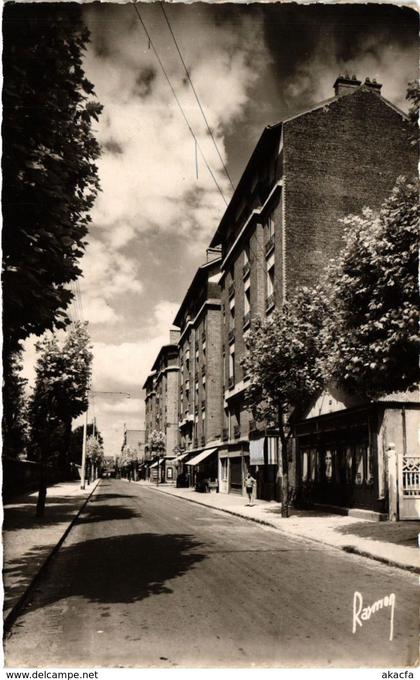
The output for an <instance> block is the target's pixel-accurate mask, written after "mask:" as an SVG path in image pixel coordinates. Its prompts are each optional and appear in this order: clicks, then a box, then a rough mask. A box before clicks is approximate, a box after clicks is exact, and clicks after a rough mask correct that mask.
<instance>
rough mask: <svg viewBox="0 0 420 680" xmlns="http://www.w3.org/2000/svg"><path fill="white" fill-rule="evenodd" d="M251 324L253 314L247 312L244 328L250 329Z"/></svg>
mask: <svg viewBox="0 0 420 680" xmlns="http://www.w3.org/2000/svg"><path fill="white" fill-rule="evenodd" d="M250 323H251V312H247V313H246V314H244V319H243V327H244V328H248V326H249V324H250Z"/></svg>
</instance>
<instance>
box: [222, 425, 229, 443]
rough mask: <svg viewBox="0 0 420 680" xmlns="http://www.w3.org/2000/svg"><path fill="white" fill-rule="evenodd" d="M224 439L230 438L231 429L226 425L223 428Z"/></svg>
mask: <svg viewBox="0 0 420 680" xmlns="http://www.w3.org/2000/svg"><path fill="white" fill-rule="evenodd" d="M222 439H223V441H224V442H225V441H227V440H228V439H229V430H228V428H227V427H224V428H223V430H222Z"/></svg>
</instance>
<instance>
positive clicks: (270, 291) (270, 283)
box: [266, 253, 274, 301]
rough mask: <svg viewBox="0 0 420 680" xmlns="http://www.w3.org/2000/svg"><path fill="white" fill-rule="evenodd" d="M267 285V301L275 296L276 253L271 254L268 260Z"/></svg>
mask: <svg viewBox="0 0 420 680" xmlns="http://www.w3.org/2000/svg"><path fill="white" fill-rule="evenodd" d="M266 285H267V301H269V300H270V298H272V296H273V295H274V253H271V255H269V256H268V257H267V260H266Z"/></svg>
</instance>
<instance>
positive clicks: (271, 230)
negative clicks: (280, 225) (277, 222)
mask: <svg viewBox="0 0 420 680" xmlns="http://www.w3.org/2000/svg"><path fill="white" fill-rule="evenodd" d="M267 236H268V238H269V239H270V238H271V237H272V236H274V220H273V218H272V217H271V216H270V217H269V218H268V220H267Z"/></svg>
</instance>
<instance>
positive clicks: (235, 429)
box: [233, 425, 241, 439]
mask: <svg viewBox="0 0 420 680" xmlns="http://www.w3.org/2000/svg"><path fill="white" fill-rule="evenodd" d="M233 436H234V438H235V439H239V437H240V436H241V426H240V425H234V427H233Z"/></svg>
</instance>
